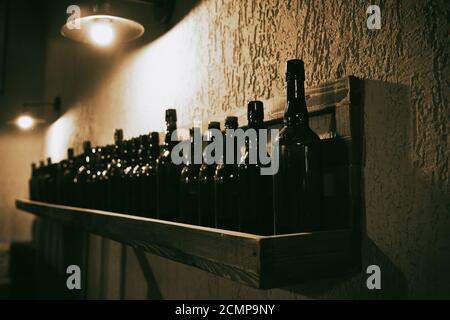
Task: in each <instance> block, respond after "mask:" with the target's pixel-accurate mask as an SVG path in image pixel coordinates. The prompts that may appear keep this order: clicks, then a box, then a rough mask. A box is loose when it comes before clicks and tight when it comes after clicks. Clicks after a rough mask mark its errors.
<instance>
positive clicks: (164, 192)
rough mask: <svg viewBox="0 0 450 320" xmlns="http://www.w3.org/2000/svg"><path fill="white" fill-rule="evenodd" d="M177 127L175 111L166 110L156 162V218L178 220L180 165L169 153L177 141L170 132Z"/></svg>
mask: <svg viewBox="0 0 450 320" xmlns="http://www.w3.org/2000/svg"><path fill="white" fill-rule="evenodd" d="M176 129H177V112H176V110H175V109H168V110H166V137H165V143H164V145H163V146H162V149H161V154H160V155H159V157H158V160H157V163H156V180H157V185H158V187H157V195H158V196H157V206H158V218H159V219H163V220H172V221H178V220H179V214H178V213H179V210H178V199H179V185H180V173H181V165H177V164H175V163H173V162H172V159H171V156H170V153H171V152H172V149H173V147H174V146H175V145H176V144H177V143H178V141H176V140H177V139H174V140H172V138H171V137H172V133H173V132H174V131H175V130H176Z"/></svg>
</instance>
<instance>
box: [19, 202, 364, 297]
mask: <svg viewBox="0 0 450 320" xmlns="http://www.w3.org/2000/svg"><path fill="white" fill-rule="evenodd" d="M16 207H17V208H18V209H21V210H23V211H27V212H30V213H33V214H35V215H38V216H41V217H45V218H50V219H53V220H56V221H59V222H61V223H65V224H70V225H72V226H77V227H79V228H82V229H83V230H85V231H87V232H90V233H94V234H98V235H100V236H103V237H106V238H109V239H113V240H115V241H119V242H121V243H124V244H127V245H130V246H132V247H134V248H137V249H140V250H144V251H146V252H150V253H153V254H156V255H158V256H161V257H164V258H167V259H171V260H174V261H177V262H180V263H183V264H187V265H190V266H193V267H197V268H199V269H202V270H205V271H207V272H210V273H213V274H215V275H218V276H221V277H224V278H228V279H231V280H234V281H237V282H239V283H243V284H246V285H249V286H252V287H256V288H261V289H268V288H274V287H281V286H286V285H293V284H296V283H299V282H303V281H306V280H312V279H317V278H323V277H331V276H339V275H343V274H347V273H350V272H352V271H355V270H357V269H358V268H359V267H358V266H359V252H358V251H359V250H358V247H359V241H358V240H357V239H355V233H354V232H352V231H351V230H350V229H345V230H334V231H326V232H316V233H298V234H289V235H280V236H257V235H252V234H246V233H240V232H234V231H227V230H220V229H213V228H206V227H200V226H194V225H188V224H182V223H176V222H169V221H162V220H157V219H149V218H143V217H136V216H130V215H125V214H118V213H112V212H105V211H99V210H90V209H83V208H75V207H67V206H60V205H53V204H48V203H43V202H36V201H30V200H17V201H16ZM355 244H357V245H355Z"/></svg>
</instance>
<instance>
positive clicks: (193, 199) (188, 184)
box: [180, 127, 201, 224]
mask: <svg viewBox="0 0 450 320" xmlns="http://www.w3.org/2000/svg"><path fill="white" fill-rule="evenodd" d="M196 131H198V135H200V134H199V132H200V128H195V127H194V128H191V129H190V155H189V156H188V157H187V163H186V165H185V166H184V167H183V169H182V170H181V175H180V217H181V221H182V222H184V223H190V224H198V174H199V170H200V165H201V164H200V163H195V161H194V160H195V155H194V153H195V151H196V150H197V149H199V150H201V141H196V139H195V137H196V136H197V134H196V133H195V132H196Z"/></svg>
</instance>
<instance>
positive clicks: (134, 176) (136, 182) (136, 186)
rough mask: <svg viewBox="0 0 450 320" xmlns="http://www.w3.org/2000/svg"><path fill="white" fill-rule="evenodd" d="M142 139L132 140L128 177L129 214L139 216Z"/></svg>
mask: <svg viewBox="0 0 450 320" xmlns="http://www.w3.org/2000/svg"><path fill="white" fill-rule="evenodd" d="M143 137H144V136H139V137H137V138H135V139H134V141H135V142H134V148H133V151H132V152H133V165H132V170H131V172H130V175H129V179H130V188H129V190H130V193H131V198H130V213H131V214H134V215H141V212H142V192H140V191H141V167H142V166H143V165H144V144H143Z"/></svg>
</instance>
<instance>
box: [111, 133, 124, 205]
mask: <svg viewBox="0 0 450 320" xmlns="http://www.w3.org/2000/svg"><path fill="white" fill-rule="evenodd" d="M124 154H125V152H124V142H123V130H122V129H116V130H115V131H114V147H113V150H112V157H111V163H110V164H108V169H107V171H108V173H107V175H106V176H107V180H108V192H107V208H108V210H109V211H113V212H121V194H120V192H121V189H122V188H121V187H122V184H121V181H120V179H121V176H122V172H123V169H124V167H125V163H124V160H123V157H124Z"/></svg>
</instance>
